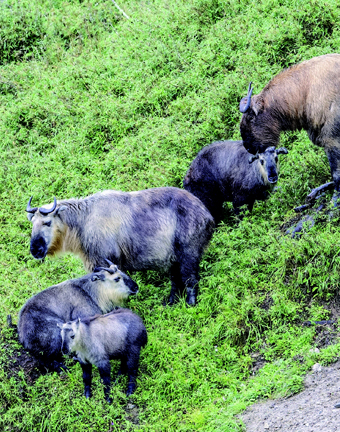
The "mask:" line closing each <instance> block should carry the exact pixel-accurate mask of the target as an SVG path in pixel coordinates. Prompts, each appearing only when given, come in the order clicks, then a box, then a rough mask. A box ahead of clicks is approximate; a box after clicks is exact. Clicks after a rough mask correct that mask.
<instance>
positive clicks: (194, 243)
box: [26, 187, 214, 304]
mask: <svg viewBox="0 0 340 432" xmlns="http://www.w3.org/2000/svg"><path fill="white" fill-rule="evenodd" d="M31 199H32V198H31ZM31 199H30V200H29V203H28V206H27V209H26V211H27V212H28V219H29V220H31V221H32V223H33V228H32V236H31V253H32V255H33V256H34V257H35V258H37V259H42V258H44V257H45V256H46V255H54V254H55V253H58V252H59V253H60V252H73V253H75V254H76V255H78V256H80V258H81V259H82V260H83V263H84V266H85V268H86V269H87V270H89V271H92V270H93V269H94V268H95V267H96V266H100V265H103V264H104V262H105V259H106V258H108V259H110V260H111V261H112V262H114V263H115V264H117V265H118V266H119V267H120V268H121V269H122V270H123V271H135V270H136V271H138V270H147V269H155V270H165V271H166V270H170V276H171V294H170V298H169V303H170V304H172V303H173V302H174V301H175V298H176V294H177V292H179V291H180V292H182V291H183V290H184V289H185V288H186V290H187V299H186V301H187V303H188V304H195V302H196V297H197V284H198V278H199V275H198V270H199V262H200V260H201V257H202V254H203V251H204V249H205V248H206V247H207V245H208V243H209V240H210V238H211V236H212V232H213V228H214V220H213V218H212V216H211V214H210V213H209V212H208V210H207V209H206V208H205V206H204V205H203V204H202V203H201V201H200V200H199V199H197V198H196V197H195V196H193V195H192V194H190V193H189V192H187V191H184V190H181V189H178V188H174V187H164V188H153V189H146V190H142V191H137V192H120V191H114V190H107V191H104V192H99V193H97V194H95V195H92V196H89V197H87V198H84V199H69V200H63V201H60V202H58V203H57V201H56V199H54V204H53V205H52V206H51V207H50V208H49V209H46V208H39V209H38V208H37V207H34V208H32V207H31Z"/></svg>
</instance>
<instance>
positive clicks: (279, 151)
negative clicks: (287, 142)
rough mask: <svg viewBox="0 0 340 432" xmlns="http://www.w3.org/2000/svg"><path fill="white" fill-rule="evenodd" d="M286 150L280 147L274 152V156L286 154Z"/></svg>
mask: <svg viewBox="0 0 340 432" xmlns="http://www.w3.org/2000/svg"><path fill="white" fill-rule="evenodd" d="M287 153H288V150H287V149H286V148H285V147H280V148H278V149H277V150H276V154H287Z"/></svg>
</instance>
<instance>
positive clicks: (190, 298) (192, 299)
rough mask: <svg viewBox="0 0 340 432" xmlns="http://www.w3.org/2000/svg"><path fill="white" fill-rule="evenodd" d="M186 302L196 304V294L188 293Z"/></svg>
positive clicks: (190, 304) (191, 304)
mask: <svg viewBox="0 0 340 432" xmlns="http://www.w3.org/2000/svg"><path fill="white" fill-rule="evenodd" d="M186 303H187V305H189V306H195V304H196V296H195V295H193V294H188V295H187V298H186Z"/></svg>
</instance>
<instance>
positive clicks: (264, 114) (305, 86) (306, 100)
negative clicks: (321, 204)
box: [240, 54, 340, 201]
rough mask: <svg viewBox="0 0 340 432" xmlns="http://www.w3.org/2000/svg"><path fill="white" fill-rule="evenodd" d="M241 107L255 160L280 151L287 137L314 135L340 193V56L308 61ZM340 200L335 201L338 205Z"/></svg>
mask: <svg viewBox="0 0 340 432" xmlns="http://www.w3.org/2000/svg"><path fill="white" fill-rule="evenodd" d="M252 91H253V89H252V88H251V83H250V85H249V89H248V94H247V96H246V97H244V98H243V99H242V100H241V102H240V111H241V112H242V113H243V116H242V119H241V124H240V130H241V136H242V140H243V145H244V147H245V148H246V149H247V150H248V151H249V152H250V153H252V154H256V153H257V152H263V151H264V150H265V149H266V148H267V147H271V146H276V145H277V144H278V142H279V137H280V133H281V131H287V130H291V131H294V130H301V129H304V130H306V131H307V132H308V136H309V138H310V140H311V141H312V142H313V143H314V144H316V145H318V146H320V147H323V148H324V149H325V152H326V155H327V157H328V161H329V165H330V168H331V174H332V177H333V180H334V186H335V189H336V191H337V194H336V195H338V196H339V192H340V54H326V55H323V56H320V57H314V58H312V59H311V60H306V61H303V62H302V63H299V64H296V65H294V66H291V67H289V68H288V69H285V70H283V71H282V72H281V73H279V74H278V75H276V76H275V77H274V78H273V79H272V80H271V81H270V82H269V83H268V84H267V85H266V86H265V88H264V89H263V90H262V91H261V93H259V94H258V95H255V96H253V97H252ZM337 198H338V197H335V201H336V200H337Z"/></svg>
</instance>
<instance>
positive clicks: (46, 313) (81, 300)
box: [18, 265, 138, 371]
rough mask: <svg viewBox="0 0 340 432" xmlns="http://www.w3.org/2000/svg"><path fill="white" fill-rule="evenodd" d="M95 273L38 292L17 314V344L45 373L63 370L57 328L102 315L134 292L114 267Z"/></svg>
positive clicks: (135, 287)
mask: <svg viewBox="0 0 340 432" xmlns="http://www.w3.org/2000/svg"><path fill="white" fill-rule="evenodd" d="M96 270H97V271H96V272H94V273H92V274H87V275H86V276H83V277H80V278H78V279H73V280H68V281H66V282H62V283H60V284H58V285H54V286H51V287H50V288H47V289H45V290H44V291H41V292H39V293H38V294H36V295H35V296H33V297H31V298H30V299H29V300H28V301H27V302H26V304H25V305H24V306H23V308H22V309H21V311H20V313H19V322H18V333H19V340H20V342H21V343H22V344H23V346H24V347H25V348H26V349H27V350H28V351H30V352H31V353H32V354H33V355H34V356H35V357H36V358H37V359H38V360H39V362H40V363H41V364H42V365H43V366H45V367H47V368H48V369H51V370H56V371H59V370H60V367H63V365H62V364H61V363H59V359H61V342H62V341H61V336H60V330H59V328H58V327H57V324H63V323H66V322H68V321H71V320H75V319H77V318H83V317H87V316H89V315H94V314H97V313H100V314H101V313H106V312H108V311H110V310H112V309H113V308H114V307H115V306H116V305H119V304H121V303H122V302H123V301H124V299H126V298H127V297H128V296H129V295H130V294H135V293H137V291H138V286H137V284H136V283H135V282H134V281H133V280H132V279H131V278H130V277H129V276H127V275H126V274H124V273H123V272H121V271H120V270H118V268H117V266H114V265H111V266H110V267H109V268H103V267H101V268H98V269H96Z"/></svg>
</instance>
